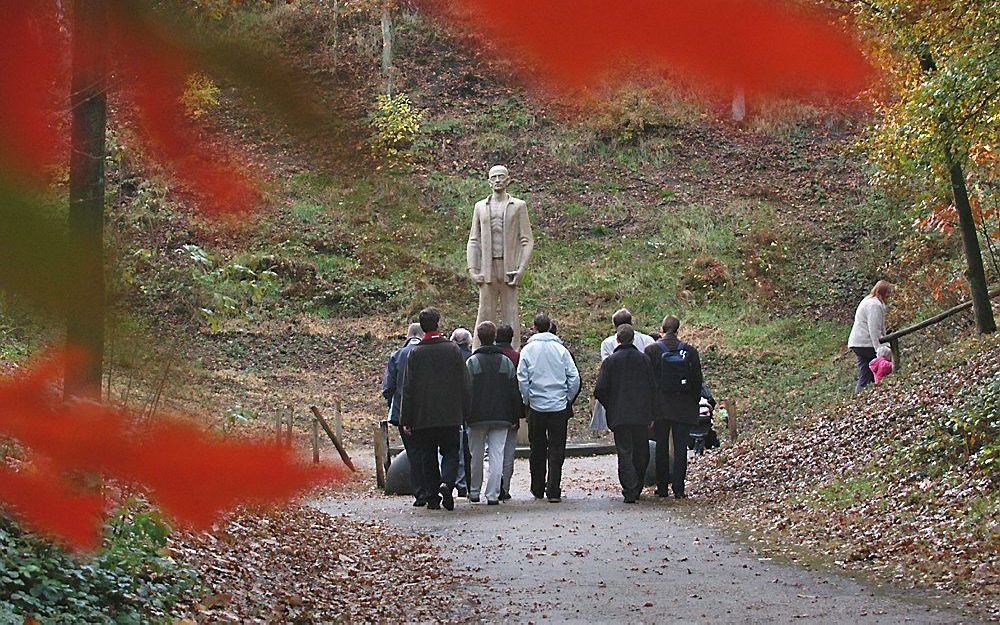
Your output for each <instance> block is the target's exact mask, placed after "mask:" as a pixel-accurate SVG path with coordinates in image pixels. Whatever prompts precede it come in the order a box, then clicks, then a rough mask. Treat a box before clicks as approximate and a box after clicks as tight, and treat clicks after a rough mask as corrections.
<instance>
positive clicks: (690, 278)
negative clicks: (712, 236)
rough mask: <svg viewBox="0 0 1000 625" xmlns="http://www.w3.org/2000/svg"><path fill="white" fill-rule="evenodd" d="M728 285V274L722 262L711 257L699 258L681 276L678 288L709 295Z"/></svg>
mask: <svg viewBox="0 0 1000 625" xmlns="http://www.w3.org/2000/svg"><path fill="white" fill-rule="evenodd" d="M728 283H729V272H728V271H727V270H726V266H725V265H724V264H722V261H720V260H719V259H717V258H713V257H711V256H699V257H697V258H695V259H694V260H693V261H692V262H691V264H690V265H689V266H688V267H687V269H685V270H684V272H683V273H682V274H681V283H680V286H681V288H682V289H684V290H687V291H693V292H699V291H702V292H706V293H707V294H709V295H711V294H713V293H714V292H715V291H716V290H717V289H719V288H721V287H723V286H725V285H726V284H728Z"/></svg>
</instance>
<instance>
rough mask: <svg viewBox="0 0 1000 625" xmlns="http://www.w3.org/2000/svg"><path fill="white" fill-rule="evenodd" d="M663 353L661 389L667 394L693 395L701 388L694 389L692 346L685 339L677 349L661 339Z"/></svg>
mask: <svg viewBox="0 0 1000 625" xmlns="http://www.w3.org/2000/svg"><path fill="white" fill-rule="evenodd" d="M660 347H661V349H663V354H662V355H661V356H660V390H661V391H662V392H663V393H665V394H667V395H678V394H684V395H691V394H694V393H697V392H700V391H701V389H692V388H691V384H692V380H693V379H694V367H693V366H692V364H691V347H690V346H689V345H688V344H687V343H684V342H683V341H681V342H679V343H678V344H677V348H676V349H670V347H669V346H667V343H666V342H665V341H662V340H661V341H660Z"/></svg>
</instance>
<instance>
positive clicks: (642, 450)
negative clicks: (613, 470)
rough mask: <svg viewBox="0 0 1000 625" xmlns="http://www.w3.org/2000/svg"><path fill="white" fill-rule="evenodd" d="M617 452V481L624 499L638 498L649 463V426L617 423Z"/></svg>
mask: <svg viewBox="0 0 1000 625" xmlns="http://www.w3.org/2000/svg"><path fill="white" fill-rule="evenodd" d="M614 432H615V451H617V452H618V481H619V482H621V485H622V495H624V496H625V499H629V500H634V499H638V498H639V494H640V493H641V492H642V486H643V484H644V483H645V481H646V467H647V465H649V426H648V425H619V426H618V427H616V428H615V430H614Z"/></svg>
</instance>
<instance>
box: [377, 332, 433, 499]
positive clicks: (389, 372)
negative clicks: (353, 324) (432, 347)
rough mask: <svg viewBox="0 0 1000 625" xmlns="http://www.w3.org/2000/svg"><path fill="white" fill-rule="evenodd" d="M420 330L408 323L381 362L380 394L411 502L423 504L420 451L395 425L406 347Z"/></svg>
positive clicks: (418, 337) (417, 338) (414, 341)
mask: <svg viewBox="0 0 1000 625" xmlns="http://www.w3.org/2000/svg"><path fill="white" fill-rule="evenodd" d="M423 337H424V331H423V330H421V329H420V324H419V323H411V324H410V327H409V329H408V330H407V331H406V343H404V344H403V346H402V347H400V348H399V349H397V350H396V351H394V352H393V353H392V355H391V356H389V361H388V362H387V363H386V365H385V377H384V378H383V379H382V397H385V400H386V401H387V402H389V423H391V424H392V425H395V426H396V427H398V428H399V437H400V438H401V439H402V440H403V449H405V450H406V459H407V460H409V461H410V484H411V485H412V487H413V488H412V489H411V490H413V505H414V506H417V507H420V506H426V505H427V493H426V492H425V489H424V474H423V464H422V463H421V462H420V451H419V448H418V447H417V445H415V444H414V443H413V437H412V436H410V435H409V434H407V433H406V432H405V431H404V430H403V427H402V426H401V425H399V405H400V403H402V399H403V374H404V373H405V372H406V361H407V358H408V357H409V355H410V350H411V349H413V346H414V345H416V344H417V343H419V342H420V341H421V339H423Z"/></svg>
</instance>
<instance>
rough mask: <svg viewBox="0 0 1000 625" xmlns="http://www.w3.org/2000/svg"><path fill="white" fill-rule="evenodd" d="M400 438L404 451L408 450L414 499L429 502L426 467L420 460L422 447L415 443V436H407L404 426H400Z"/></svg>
mask: <svg viewBox="0 0 1000 625" xmlns="http://www.w3.org/2000/svg"><path fill="white" fill-rule="evenodd" d="M399 438H401V439H403V449H405V450H406V458H407V459H408V460H409V461H410V490H411V491H412V492H413V498H414V499H416V500H417V501H427V488H426V487H425V486H424V466H423V463H422V462H421V460H420V457H421V456H420V446H419V445H417V444H416V443H415V442H414V441H413V435H411V434H407V433H406V431H404V430H403V427H402V426H399ZM435 456H436V454H435ZM435 459H436V458H435Z"/></svg>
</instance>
